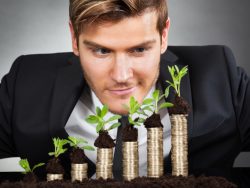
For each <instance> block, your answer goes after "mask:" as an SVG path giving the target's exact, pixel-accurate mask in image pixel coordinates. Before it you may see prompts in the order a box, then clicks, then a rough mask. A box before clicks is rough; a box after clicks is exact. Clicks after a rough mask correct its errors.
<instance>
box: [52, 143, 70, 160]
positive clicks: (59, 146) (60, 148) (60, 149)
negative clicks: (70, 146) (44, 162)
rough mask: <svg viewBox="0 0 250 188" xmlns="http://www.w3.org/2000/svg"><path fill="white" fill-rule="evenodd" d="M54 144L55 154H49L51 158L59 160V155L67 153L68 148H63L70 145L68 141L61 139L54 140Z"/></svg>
mask: <svg viewBox="0 0 250 188" xmlns="http://www.w3.org/2000/svg"><path fill="white" fill-rule="evenodd" d="M53 143H54V147H55V150H54V152H49V156H54V157H55V158H58V157H59V155H61V154H63V153H64V152H65V151H67V149H66V148H63V146H64V145H65V144H67V143H68V140H65V139H60V138H53Z"/></svg>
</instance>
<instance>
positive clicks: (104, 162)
mask: <svg viewBox="0 0 250 188" xmlns="http://www.w3.org/2000/svg"><path fill="white" fill-rule="evenodd" d="M112 166H113V148H97V161H96V178H97V179H98V178H103V179H108V178H113V175H112Z"/></svg>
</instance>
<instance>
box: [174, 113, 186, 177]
mask: <svg viewBox="0 0 250 188" xmlns="http://www.w3.org/2000/svg"><path fill="white" fill-rule="evenodd" d="M170 121H171V146H172V149H171V152H172V154H171V161H172V175H174V176H179V175H182V176H188V139H187V138H188V133H187V116H186V115H171V117H170Z"/></svg>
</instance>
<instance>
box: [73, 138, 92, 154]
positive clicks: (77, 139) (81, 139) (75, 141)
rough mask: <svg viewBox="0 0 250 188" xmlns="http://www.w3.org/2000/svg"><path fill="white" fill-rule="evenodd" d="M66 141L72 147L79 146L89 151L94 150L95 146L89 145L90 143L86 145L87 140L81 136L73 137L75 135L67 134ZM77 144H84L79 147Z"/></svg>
mask: <svg viewBox="0 0 250 188" xmlns="http://www.w3.org/2000/svg"><path fill="white" fill-rule="evenodd" d="M68 143H69V145H70V146H71V147H73V148H75V149H76V148H80V149H83V150H90V151H94V150H95V148H94V147H92V146H90V145H86V144H88V142H87V141H86V140H85V139H83V138H75V137H72V136H69V137H68ZM79 145H84V146H83V147H80V146H79Z"/></svg>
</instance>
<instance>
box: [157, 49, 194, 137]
mask: <svg viewBox="0 0 250 188" xmlns="http://www.w3.org/2000/svg"><path fill="white" fill-rule="evenodd" d="M173 65H177V66H178V67H179V69H181V68H183V67H184V66H186V65H185V64H184V62H181V60H180V59H178V57H177V56H176V55H175V54H173V53H172V52H171V51H167V53H165V54H163V55H162V57H161V62H160V75H159V80H158V82H159V83H160V85H161V87H162V89H163V91H164V90H165V89H166V87H167V86H168V83H167V82H166V80H170V81H172V78H171V75H170V73H169V72H168V66H173ZM189 71H190V70H189ZM181 96H182V97H183V98H184V99H185V100H186V101H187V102H188V104H189V105H190V112H189V114H188V134H189V138H191V137H192V131H193V108H192V95H191V86H190V80H189V72H188V74H187V75H186V76H184V77H183V78H182V81H181ZM173 99H174V92H170V94H169V97H168V99H167V101H173Z"/></svg>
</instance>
